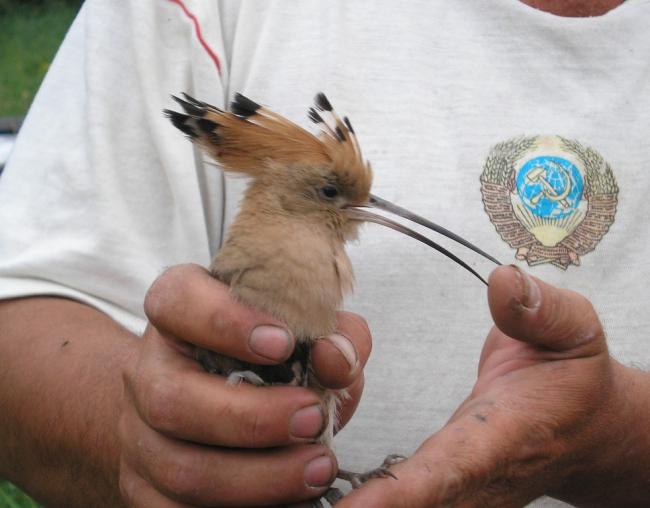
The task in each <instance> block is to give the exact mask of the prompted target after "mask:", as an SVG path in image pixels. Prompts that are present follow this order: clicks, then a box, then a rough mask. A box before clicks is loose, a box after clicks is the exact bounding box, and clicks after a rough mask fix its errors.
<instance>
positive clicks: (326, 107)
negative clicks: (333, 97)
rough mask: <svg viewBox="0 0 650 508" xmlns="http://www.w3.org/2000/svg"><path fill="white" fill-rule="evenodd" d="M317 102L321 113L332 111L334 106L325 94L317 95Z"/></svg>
mask: <svg viewBox="0 0 650 508" xmlns="http://www.w3.org/2000/svg"><path fill="white" fill-rule="evenodd" d="M314 101H315V102H316V106H318V109H320V110H321V111H332V109H333V108H332V104H331V103H330V101H329V100H328V99H327V97H326V96H325V94H324V93H323V92H320V93H318V94H317V95H316V98H315V99H314Z"/></svg>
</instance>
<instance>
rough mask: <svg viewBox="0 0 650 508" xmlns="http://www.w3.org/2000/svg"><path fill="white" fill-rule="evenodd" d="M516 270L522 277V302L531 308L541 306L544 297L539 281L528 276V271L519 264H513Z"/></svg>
mask: <svg viewBox="0 0 650 508" xmlns="http://www.w3.org/2000/svg"><path fill="white" fill-rule="evenodd" d="M512 266H513V267H514V268H515V269H516V270H517V273H518V274H519V276H520V278H521V289H522V297H521V303H522V305H523V306H524V307H527V308H529V309H536V308H537V307H539V304H540V302H541V299H542V293H541V292H540V290H539V286H538V285H537V283H536V282H535V281H534V280H533V279H532V278H531V277H529V276H528V274H527V273H526V272H524V271H523V270H522V269H521V268H519V267H518V266H515V265H512Z"/></svg>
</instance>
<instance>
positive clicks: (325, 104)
mask: <svg viewBox="0 0 650 508" xmlns="http://www.w3.org/2000/svg"><path fill="white" fill-rule="evenodd" d="M183 97H184V98H183V99H181V98H179V97H173V99H174V100H175V101H176V102H177V103H178V104H180V106H181V107H182V108H183V110H184V112H185V113H179V112H177V111H171V110H165V114H166V115H167V116H168V117H169V118H170V120H171V121H172V123H173V124H174V125H175V126H176V127H177V128H178V129H179V130H181V131H182V132H184V133H185V134H187V136H189V137H190V138H191V139H192V141H194V142H195V143H197V144H199V145H200V146H201V147H202V148H203V149H204V150H205V151H206V153H208V154H209V155H210V156H211V157H212V158H213V159H215V160H216V161H217V162H219V164H220V165H221V166H222V167H223V169H224V170H226V171H236V172H241V173H245V174H247V175H250V176H252V177H256V176H259V175H260V173H261V172H263V171H264V170H265V168H267V167H268V164H269V163H276V164H280V165H282V166H286V167H291V166H295V165H301V166H312V165H318V166H332V167H333V169H334V170H335V171H336V172H337V173H342V174H341V175H340V176H341V177H343V179H345V180H348V181H350V182H351V183H353V184H359V183H361V184H362V186H363V187H365V188H368V189H369V188H370V183H371V180H372V172H371V169H370V165H369V164H368V163H367V162H366V161H364V160H363V156H362V153H361V149H360V147H359V143H358V141H357V138H356V135H355V132H354V129H353V128H352V124H351V123H350V121H349V119H348V118H347V117H344V118H343V119H341V118H340V117H339V116H338V115H337V114H336V112H335V111H334V109H333V108H332V105H331V104H330V102H329V100H328V99H327V97H326V96H325V94H323V93H319V94H318V95H317V96H316V98H315V107H312V108H310V109H309V112H308V115H309V118H310V119H311V120H312V121H313V122H314V123H316V124H317V125H318V126H319V127H320V128H321V133H320V135H319V136H315V135H313V134H312V133H310V132H308V131H307V130H305V129H303V128H302V127H300V126H298V125H296V124H295V123H293V122H291V121H289V120H288V119H286V118H285V117H283V116H281V115H279V114H277V113H274V112H273V111H271V110H269V109H268V108H266V107H264V106H262V105H260V104H258V103H256V102H254V101H252V100H251V99H249V98H248V97H245V96H244V95H242V94H239V93H238V94H236V95H235V99H234V101H233V102H232V104H231V108H230V111H223V110H221V109H219V108H217V107H214V106H211V105H210V104H207V103H205V102H202V101H199V100H196V99H194V98H193V97H190V96H189V95H187V94H183Z"/></svg>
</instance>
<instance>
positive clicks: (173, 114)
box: [163, 109, 197, 139]
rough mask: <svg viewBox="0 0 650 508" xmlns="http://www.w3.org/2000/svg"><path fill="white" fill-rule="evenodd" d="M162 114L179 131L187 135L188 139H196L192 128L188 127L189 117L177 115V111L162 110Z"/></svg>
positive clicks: (181, 114)
mask: <svg viewBox="0 0 650 508" xmlns="http://www.w3.org/2000/svg"><path fill="white" fill-rule="evenodd" d="M163 113H164V114H165V116H166V117H167V118H169V119H170V120H171V122H172V124H174V127H176V128H177V129H178V130H179V131H181V132H182V133H184V134H187V135H188V136H189V137H190V138H192V139H194V138H196V137H197V133H196V131H195V130H194V128H193V127H192V126H191V125H189V124H188V123H187V122H188V120H189V119H190V117H189V116H187V115H184V114H183V113H179V112H178V111H172V110H171V109H165V110H163Z"/></svg>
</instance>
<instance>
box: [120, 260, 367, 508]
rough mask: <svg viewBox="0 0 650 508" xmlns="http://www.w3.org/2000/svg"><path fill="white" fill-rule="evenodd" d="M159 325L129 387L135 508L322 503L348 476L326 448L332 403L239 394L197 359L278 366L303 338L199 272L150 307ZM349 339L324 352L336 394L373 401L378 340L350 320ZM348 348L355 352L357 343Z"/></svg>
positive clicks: (178, 270)
mask: <svg viewBox="0 0 650 508" xmlns="http://www.w3.org/2000/svg"><path fill="white" fill-rule="evenodd" d="M145 311H146V313H147V316H148V318H149V321H150V324H149V326H148V328H147V330H146V332H145V334H144V338H143V340H144V343H143V347H142V348H141V349H140V353H139V358H138V360H137V361H136V362H134V365H133V368H131V369H129V370H128V371H127V372H126V374H125V376H124V382H125V383H124V384H125V402H124V409H123V413H122V416H121V418H120V423H119V433H120V438H121V442H122V454H121V461H120V487H121V490H122V493H123V496H124V497H125V499H126V500H127V502H128V504H129V505H130V506H134V507H150V506H156V507H161V508H165V507H180V506H188V505H200V506H257V505H265V506H266V505H268V504H273V503H275V504H286V503H291V502H297V501H302V500H306V499H309V498H313V497H318V496H319V495H320V494H322V493H323V492H324V491H325V490H326V488H327V487H328V485H329V484H330V483H331V482H332V480H333V479H334V477H335V474H336V471H337V464H336V459H335V458H334V455H333V454H332V452H331V450H329V449H328V448H326V447H325V446H323V445H320V444H315V443H314V439H315V438H316V437H317V436H318V435H319V434H320V432H321V430H322V429H323V426H324V424H325V422H324V420H323V408H322V401H321V400H320V399H319V397H318V396H317V394H316V393H314V392H313V391H311V390H307V389H304V388H299V387H287V386H273V387H261V388H260V387H254V386H252V385H249V384H247V383H242V384H240V385H236V386H234V385H229V384H227V383H226V382H225V379H223V378H221V377H219V376H216V375H212V374H208V373H206V372H204V371H203V369H202V368H201V366H200V365H199V364H198V363H197V362H196V361H195V360H194V359H193V349H194V346H195V345H199V346H201V347H204V348H208V349H212V350H214V351H217V352H219V353H223V354H225V355H228V356H231V357H234V358H238V359H241V360H245V361H248V362H253V363H259V364H272V363H278V362H281V361H283V360H284V359H286V358H287V357H288V356H289V355H290V354H291V352H292V350H293V347H294V345H295V344H294V338H293V337H291V334H290V333H289V332H288V331H287V330H286V327H285V326H284V325H283V324H282V323H280V322H278V321H277V320H276V319H274V318H272V317H270V316H268V315H265V314H262V313H260V312H257V311H255V310H253V309H251V308H249V307H246V306H244V305H242V304H240V303H237V302H235V301H234V300H233V299H232V297H231V296H230V293H229V291H228V287H227V286H225V285H223V284H221V283H220V282H218V281H217V280H215V279H214V278H212V277H211V276H210V275H209V274H208V273H207V272H206V271H205V270H204V269H202V268H200V267H198V266H195V265H181V266H176V267H173V268H171V269H169V270H167V271H166V272H165V273H164V274H163V275H162V276H161V277H160V278H159V279H158V280H157V281H156V282H155V283H154V284H153V286H152V287H151V289H150V290H149V292H148V294H147V297H146V300H145ZM339 330H340V335H336V336H334V337H331V338H329V339H325V340H323V341H320V342H319V343H317V344H316V345H315V347H314V350H313V352H312V360H313V365H314V369H315V371H316V374H317V375H318V376H319V379H321V380H322V382H323V383H324V384H325V385H326V386H329V387H332V388H345V387H347V388H348V390H349V392H350V394H351V395H352V397H351V399H350V401H349V402H348V403H347V404H346V406H345V407H344V408H343V409H342V424H344V423H345V422H346V421H347V420H348V419H349V418H350V416H351V415H352V413H353V411H354V409H355V407H356V404H357V403H358V400H359V397H360V395H361V391H362V389H363V366H364V365H365V362H366V360H367V358H368V355H369V353H370V334H369V331H368V328H367V326H366V324H365V322H364V321H363V319H362V318H360V317H359V316H357V315H353V314H350V313H340V315H339ZM346 337H347V339H349V340H346Z"/></svg>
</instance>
